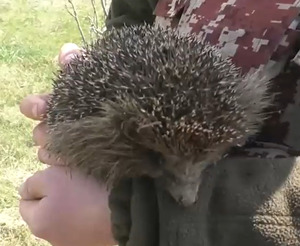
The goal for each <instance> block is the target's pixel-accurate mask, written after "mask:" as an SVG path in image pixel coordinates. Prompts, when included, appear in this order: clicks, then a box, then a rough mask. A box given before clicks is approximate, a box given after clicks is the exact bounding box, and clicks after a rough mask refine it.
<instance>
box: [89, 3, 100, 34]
mask: <svg viewBox="0 0 300 246" xmlns="http://www.w3.org/2000/svg"><path fill="white" fill-rule="evenodd" d="M101 1H102V0H101ZM91 3H92V6H93V11H94V22H93V26H94V27H95V28H97V29H98V27H99V22H98V13H97V10H96V6H95V0H91Z"/></svg>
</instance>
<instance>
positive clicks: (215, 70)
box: [45, 24, 271, 206]
mask: <svg viewBox="0 0 300 246" xmlns="http://www.w3.org/2000/svg"><path fill="white" fill-rule="evenodd" d="M268 85H269V81H268V80H267V79H265V77H264V76H263V74H262V73H261V72H260V73H259V72H256V73H251V74H250V73H249V74H246V75H244V74H243V73H242V72H241V70H240V68H238V67H236V66H235V65H234V64H233V63H232V62H231V60H230V59H229V58H224V57H222V54H221V52H220V51H219V50H218V48H217V47H215V46H213V45H210V44H208V43H206V42H204V41H201V40H200V39H199V38H197V37H196V36H195V35H193V34H189V35H182V34H179V33H178V31H176V30H174V29H165V28H164V29H163V28H159V27H154V26H150V25H148V24H144V25H133V26H124V27H122V28H118V29H115V28H113V29H111V30H109V31H106V33H105V34H103V35H102V36H101V37H100V36H99V37H98V39H97V40H96V41H94V42H91V43H90V44H89V45H86V46H85V47H84V48H83V52H82V54H81V55H78V56H77V57H76V58H75V59H74V60H72V62H71V63H70V64H69V65H68V67H67V68H66V69H61V70H58V71H57V72H56V75H55V77H54V79H53V92H52V94H51V96H50V99H49V102H48V108H47V114H46V118H45V121H46V123H47V125H48V128H49V140H48V144H47V149H48V150H49V151H51V153H53V154H55V155H56V156H57V157H58V158H61V159H63V160H64V161H65V162H66V164H67V165H70V166H72V167H76V168H79V169H80V170H82V171H83V172H86V173H88V174H89V175H93V176H94V177H96V178H97V180H99V181H101V182H104V183H105V184H106V185H107V188H108V190H109V191H110V190H111V189H112V188H113V187H114V186H116V185H117V184H118V182H119V181H120V180H121V179H125V178H138V177H146V176H147V177H150V178H153V179H157V180H160V184H161V185H162V186H163V188H164V189H165V190H166V191H167V193H169V194H170V195H171V197H173V198H174V199H175V201H176V202H178V203H179V204H181V205H183V206H189V205H191V204H193V203H195V202H196V201H197V199H198V190H199V187H200V185H201V183H202V181H201V180H202V178H203V175H204V173H205V172H204V170H206V168H207V167H209V166H211V165H214V164H216V163H217V162H218V161H219V160H220V159H222V158H225V157H226V155H227V153H228V152H229V150H230V149H231V148H232V147H234V146H242V145H243V144H244V143H245V141H246V140H247V138H249V136H252V135H254V134H255V133H257V132H258V131H259V129H260V126H261V125H262V123H263V121H264V119H265V118H266V114H265V113H264V109H266V108H267V107H268V106H269V105H270V104H271V100H270V97H269V96H268Z"/></svg>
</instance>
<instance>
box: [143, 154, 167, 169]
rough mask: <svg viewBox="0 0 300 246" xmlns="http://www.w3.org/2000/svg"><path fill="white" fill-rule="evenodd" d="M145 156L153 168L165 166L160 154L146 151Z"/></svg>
mask: <svg viewBox="0 0 300 246" xmlns="http://www.w3.org/2000/svg"><path fill="white" fill-rule="evenodd" d="M147 156H148V158H149V160H150V162H151V163H152V164H153V165H155V166H163V165H164V164H165V158H164V156H163V155H162V154H161V153H160V152H157V151H153V150H148V152H147Z"/></svg>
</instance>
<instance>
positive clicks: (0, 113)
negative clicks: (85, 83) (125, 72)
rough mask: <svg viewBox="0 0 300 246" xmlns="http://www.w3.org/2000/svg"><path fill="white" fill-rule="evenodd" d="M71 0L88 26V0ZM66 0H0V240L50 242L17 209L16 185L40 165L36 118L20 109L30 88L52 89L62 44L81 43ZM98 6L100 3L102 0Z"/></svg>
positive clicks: (31, 244) (16, 245)
mask: <svg viewBox="0 0 300 246" xmlns="http://www.w3.org/2000/svg"><path fill="white" fill-rule="evenodd" d="M73 1H74V3H75V4H76V6H77V8H78V12H79V16H80V17H82V18H81V20H82V21H83V26H84V30H86V31H88V29H87V26H88V24H89V20H88V18H86V17H87V16H88V13H92V8H91V5H90V1H80V0H73ZM83 2H85V3H83ZM96 2H98V3H99V2H100V1H96ZM65 3H66V2H65V1H64V0H43V1H40V0H1V1H0V246H27V245H28V246H44V245H48V244H46V243H44V242H43V241H41V240H38V239H36V238H34V237H33V236H32V235H31V234H30V232H29V231H28V229H27V227H26V225H25V224H24V223H23V222H22V220H21V218H20V215H19V213H18V199H19V197H18V193H17V189H18V186H19V185H20V184H21V183H22V181H24V180H25V179H26V178H27V177H28V176H29V175H31V174H32V173H34V172H35V171H37V170H39V169H41V168H44V166H43V165H42V164H40V163H39V162H38V161H37V160H36V147H34V146H33V143H32V138H31V137H32V136H31V131H32V128H33V127H34V125H35V124H36V122H33V121H31V120H28V119H25V118H24V117H23V116H22V115H21V114H20V112H19V102H20V100H21V99H22V98H24V97H25V96H26V95H28V94H35V93H44V92H48V91H49V90H50V89H51V79H52V78H53V72H54V71H55V69H56V68H57V64H56V63H55V57H56V55H57V54H58V51H59V49H60V47H61V46H62V44H64V43H65V42H75V43H77V44H81V37H80V35H79V32H78V29H77V27H76V23H75V21H74V19H73V18H72V17H71V16H70V15H69V14H68V13H67V12H66V9H65ZM98 8H99V10H100V9H101V8H100V3H99V6H98ZM100 12H101V11H100ZM100 19H103V18H101V17H100ZM87 35H88V33H87Z"/></svg>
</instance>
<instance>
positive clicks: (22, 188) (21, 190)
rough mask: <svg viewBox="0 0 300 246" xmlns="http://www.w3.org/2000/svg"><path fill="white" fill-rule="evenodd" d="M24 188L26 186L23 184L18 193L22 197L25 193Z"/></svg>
mask: <svg viewBox="0 0 300 246" xmlns="http://www.w3.org/2000/svg"><path fill="white" fill-rule="evenodd" d="M24 186H25V184H24V183H23V184H21V186H20V187H19V189H18V193H19V195H20V196H22V193H23V191H24Z"/></svg>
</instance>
